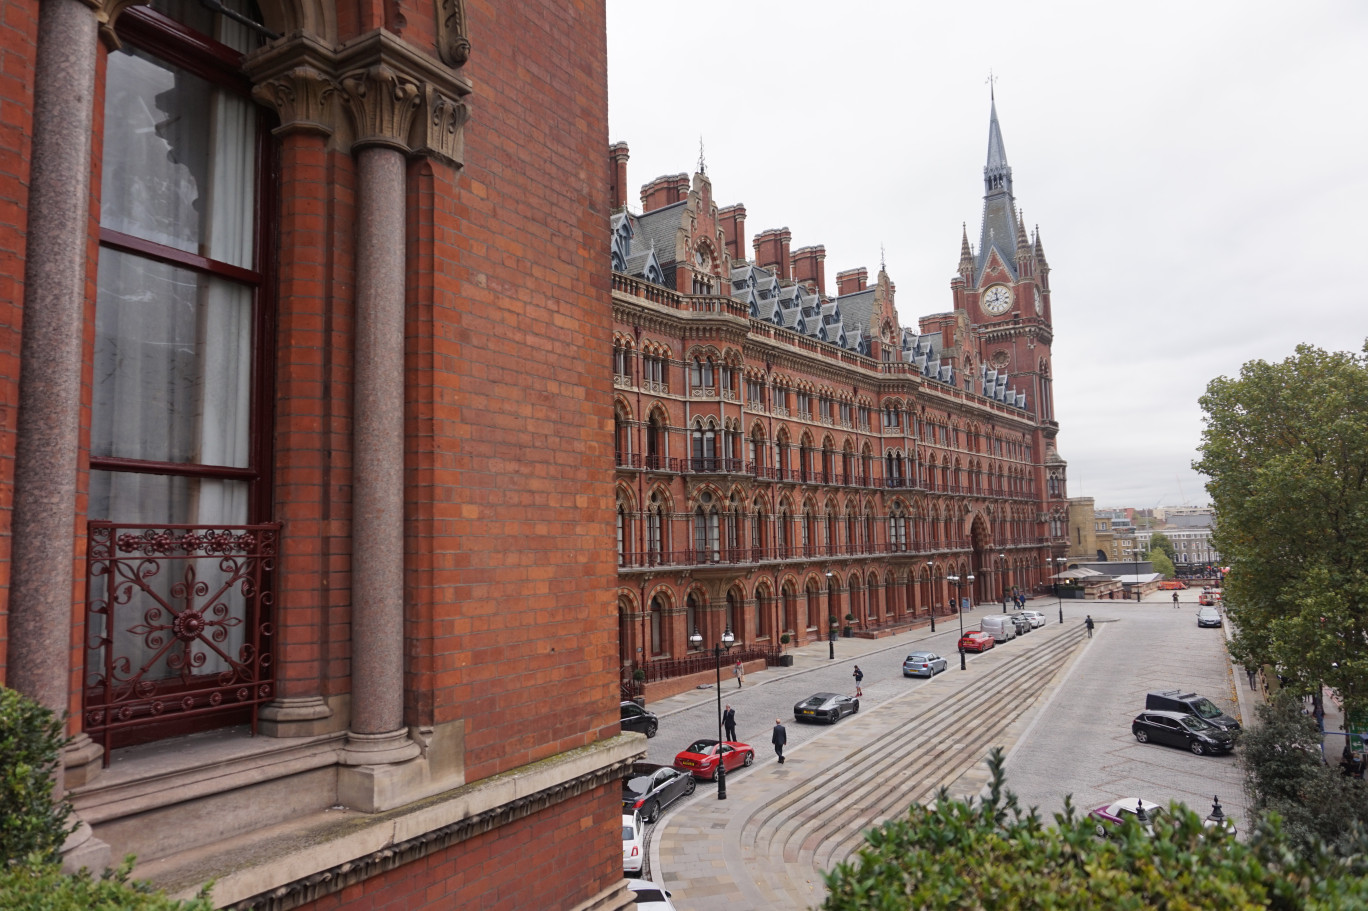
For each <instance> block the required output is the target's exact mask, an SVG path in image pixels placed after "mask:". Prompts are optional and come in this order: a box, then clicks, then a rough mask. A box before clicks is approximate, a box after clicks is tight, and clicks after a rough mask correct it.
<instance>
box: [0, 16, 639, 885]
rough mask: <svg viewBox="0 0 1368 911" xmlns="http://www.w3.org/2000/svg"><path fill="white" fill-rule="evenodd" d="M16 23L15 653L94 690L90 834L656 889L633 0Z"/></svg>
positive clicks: (1, 161) (7, 320)
mask: <svg viewBox="0 0 1368 911" xmlns="http://www.w3.org/2000/svg"><path fill="white" fill-rule="evenodd" d="M0 11H2V12H3V15H0V55H2V57H3V63H4V66H3V70H2V71H3V73H4V74H5V75H4V78H3V81H0V108H2V109H3V111H4V116H3V118H0V122H2V123H3V129H0V182H2V184H3V188H2V189H0V251H3V253H2V254H0V255H3V260H4V264H5V268H3V269H0V283H3V285H2V286H0V288H2V290H0V307H2V308H3V311H4V318H3V320H0V353H3V359H0V395H3V396H4V404H5V407H4V409H3V410H2V411H0V415H2V416H3V423H2V424H0V584H2V585H3V586H4V591H5V592H6V595H7V597H6V600H5V604H4V610H3V611H0V639H3V643H4V645H3V648H0V655H2V656H3V661H4V663H3V667H2V668H0V680H3V682H4V683H5V684H6V685H7V686H9V687H12V688H14V689H17V690H19V691H21V692H24V693H26V694H28V695H30V696H33V697H34V698H37V699H39V700H40V701H42V702H43V703H45V704H47V705H49V706H51V707H52V708H54V709H56V710H58V711H65V712H69V729H70V732H71V734H72V735H73V741H72V744H71V747H70V748H69V750H68V751H67V756H66V762H65V768H64V771H63V783H64V786H65V788H66V789H67V791H68V793H69V796H70V798H71V800H72V801H73V803H74V805H75V807H76V810H77V812H78V814H79V817H80V820H81V822H82V823H83V825H82V827H81V829H80V831H78V833H77V834H76V835H75V836H74V837H73V838H72V840H71V842H70V844H69V846H68V852H67V857H68V861H69V862H70V863H73V864H77V863H87V864H91V865H98V864H99V863H101V862H102V861H103V860H105V859H107V858H108V857H109V856H111V854H112V855H113V856H114V857H121V856H122V855H124V854H125V853H130V852H132V853H136V854H137V855H138V857H139V865H138V868H137V870H136V871H135V875H138V876H143V877H149V878H151V879H152V880H153V881H154V882H156V883H157V884H159V885H162V886H164V887H166V888H168V889H170V890H171V891H173V892H175V893H179V894H184V893H191V892H194V891H195V890H196V889H198V887H199V885H200V884H201V883H203V882H205V881H206V880H208V879H210V878H214V879H215V880H216V883H217V885H216V886H215V890H214V897H215V899H216V900H217V901H218V902H219V903H220V904H223V905H233V906H235V907H243V908H278V909H285V908H293V907H316V908H330V909H332V908H337V909H370V908H379V907H382V906H384V907H402V908H406V909H420V908H434V909H435V908H441V909H449V908H482V909H486V911H493V909H500V908H508V909H515V908H516V909H524V908H584V909H589V908H595V909H599V908H601V909H610V908H621V907H624V906H625V905H627V904H630V896H629V895H627V894H626V892H625V890H624V889H623V884H622V873H621V867H620V865H619V835H620V825H619V822H620V821H619V812H620V798H619V789H618V779H619V778H620V777H621V775H622V773H623V770H624V769H625V768H626V767H627V766H628V765H629V764H630V762H631V761H632V760H633V759H634V758H635V757H637V756H638V755H640V753H641V752H642V751H643V749H644V747H643V746H642V745H641V744H642V743H643V741H642V738H641V737H640V735H636V734H630V735H623V734H621V733H620V728H619V724H618V714H617V706H616V703H617V701H618V692H617V689H618V688H617V682H616V674H617V665H618V657H617V653H618V644H617V627H616V623H615V618H614V610H613V605H614V596H613V592H614V588H615V583H616V575H617V566H616V562H615V558H614V552H613V547H612V540H613V538H612V521H613V520H612V516H613V486H612V485H613V478H612V473H611V471H610V470H609V466H610V464H611V461H610V459H611V457H610V455H609V450H608V447H609V444H610V443H611V438H612V437H611V434H612V413H613V401H612V389H611V385H610V383H609V380H608V377H607V376H606V375H605V373H604V371H603V367H602V365H603V358H604V356H605V352H606V350H607V347H608V340H609V339H610V337H611V335H612V322H611V310H610V307H609V299H610V296H611V294H612V291H611V280H610V275H609V272H608V270H607V269H606V268H605V265H604V262H603V258H602V256H601V255H598V254H594V253H591V252H586V251H599V250H602V249H603V247H604V242H605V230H606V228H607V226H608V224H609V220H610V216H611V199H610V195H609V186H608V184H609V181H608V180H607V179H606V174H605V170H604V167H603V148H604V146H605V145H606V143H607V99H606V94H607V89H606V69H605V66H606V65H605V56H606V48H605V44H606V41H605V22H604V9H603V3H602V2H598V0H590V2H579V3H570V4H567V3H559V2H552V0H513V2H501V3H490V2H480V0H414V2H409V0H404V2H394V3H391V2H386V3H373V2H353V0H255V2H254V0H228V2H227V3H226V5H225V6H223V7H220V6H219V5H217V4H215V3H201V2H200V0H151V2H148V3H141V2H137V0H88V2H87V0H43V2H41V3H39V2H36V0H0ZM531 872H534V873H535V875H529V873H531Z"/></svg>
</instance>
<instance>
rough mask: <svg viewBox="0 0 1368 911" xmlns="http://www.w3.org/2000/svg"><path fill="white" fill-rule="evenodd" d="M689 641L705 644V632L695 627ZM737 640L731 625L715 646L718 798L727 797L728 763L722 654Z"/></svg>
mask: <svg viewBox="0 0 1368 911" xmlns="http://www.w3.org/2000/svg"><path fill="white" fill-rule="evenodd" d="M689 642H690V643H691V644H692V645H693V647H694V648H700V647H702V645H703V634H702V633H700V632H699V631H698V627H696V626H695V627H694V631H693V634H692V635H691V636H689ZM735 642H736V636H734V635H732V631H731V627H730V626H728V627H727V631H726V632H724V633H723V634H722V641H721V642H719V643H717V645H714V646H713V657H714V658H715V659H716V662H717V799H718V800H726V799H727V763H726V762H725V761H724V760H723V758H722V655H723V654H724V652H729V651H731V647H732V644H733V643H735Z"/></svg>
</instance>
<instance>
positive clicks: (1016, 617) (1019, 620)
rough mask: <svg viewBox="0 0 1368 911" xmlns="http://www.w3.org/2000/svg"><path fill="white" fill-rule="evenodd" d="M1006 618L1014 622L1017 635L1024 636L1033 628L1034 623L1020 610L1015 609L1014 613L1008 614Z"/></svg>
mask: <svg viewBox="0 0 1368 911" xmlns="http://www.w3.org/2000/svg"><path fill="white" fill-rule="evenodd" d="M1007 619H1008V620H1011V621H1012V622H1013V623H1015V624H1016V631H1017V635H1018V636H1024V635H1026V634H1027V633H1029V632H1030V631H1031V630H1033V629H1035V624H1034V623H1032V622H1031V618H1030V617H1028V616H1026V614H1025V613H1023V612H1021V611H1017V612H1016V613H1015V614H1008V615H1007Z"/></svg>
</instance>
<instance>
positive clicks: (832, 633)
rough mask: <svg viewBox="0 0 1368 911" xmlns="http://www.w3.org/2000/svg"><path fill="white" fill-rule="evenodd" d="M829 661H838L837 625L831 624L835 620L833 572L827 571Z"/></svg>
mask: <svg viewBox="0 0 1368 911" xmlns="http://www.w3.org/2000/svg"><path fill="white" fill-rule="evenodd" d="M826 577H827V660H829V661H834V660H835V659H836V624H834V623H832V622H830V621H831V620H833V619H834V618H835V614H833V613H832V612H831V578H832V572H831V570H827V574H826Z"/></svg>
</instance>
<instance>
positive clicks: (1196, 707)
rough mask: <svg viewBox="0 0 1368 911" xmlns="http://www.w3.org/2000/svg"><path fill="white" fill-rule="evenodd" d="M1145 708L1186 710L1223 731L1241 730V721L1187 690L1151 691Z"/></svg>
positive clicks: (1167, 710) (1208, 700)
mask: <svg viewBox="0 0 1368 911" xmlns="http://www.w3.org/2000/svg"><path fill="white" fill-rule="evenodd" d="M1145 710H1146V711H1154V710H1158V711H1161V712H1186V713H1187V714H1189V715H1196V716H1197V717H1198V718H1201V719H1202V720H1203V721H1205V722H1206V723H1207V724H1212V725H1215V726H1216V727H1218V728H1220V729H1221V730H1223V731H1229V732H1230V733H1232V734H1238V733H1239V732H1240V722H1238V721H1236V720H1235V719H1234V718H1231V717H1230V716H1229V715H1227V714H1226V713H1225V712H1222V711H1221V710H1220V709H1218V708H1217V707H1216V703H1214V702H1212V701H1211V700H1210V699H1208V698H1207V697H1205V696H1199V695H1197V694H1196V693H1191V692H1187V691H1185V690H1163V691H1161V692H1156V693H1150V694H1148V695H1147V696H1145Z"/></svg>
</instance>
